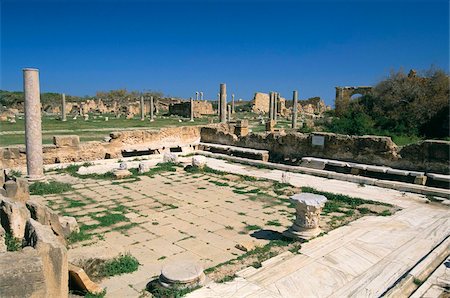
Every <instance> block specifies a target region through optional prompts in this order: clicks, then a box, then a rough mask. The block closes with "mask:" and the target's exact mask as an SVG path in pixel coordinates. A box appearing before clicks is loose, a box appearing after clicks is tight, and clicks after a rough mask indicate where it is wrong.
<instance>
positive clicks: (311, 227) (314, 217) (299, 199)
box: [284, 193, 327, 240]
mask: <svg viewBox="0 0 450 298" xmlns="http://www.w3.org/2000/svg"><path fill="white" fill-rule="evenodd" d="M290 200H291V202H292V203H293V204H294V205H295V211H296V218H295V222H294V224H293V225H292V227H290V228H289V229H288V230H287V231H285V232H284V235H285V236H287V237H290V238H294V239H306V240H308V239H311V238H313V237H316V236H317V235H319V234H320V233H321V232H322V230H321V229H320V227H319V221H320V213H321V212H322V208H323V207H324V206H325V202H326V201H327V198H326V197H325V196H322V195H316V194H312V193H300V194H295V195H293V196H292V197H291V198H290Z"/></svg>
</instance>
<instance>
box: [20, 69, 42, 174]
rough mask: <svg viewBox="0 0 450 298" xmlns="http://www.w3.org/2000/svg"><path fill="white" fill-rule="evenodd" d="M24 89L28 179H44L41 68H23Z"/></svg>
mask: <svg viewBox="0 0 450 298" xmlns="http://www.w3.org/2000/svg"><path fill="white" fill-rule="evenodd" d="M23 89H24V95H25V144H26V152H27V174H28V175H27V178H28V181H30V182H33V181H40V180H44V179H45V176H44V167H43V164H44V161H43V156H42V127H41V99H40V90H39V70H38V69H34V68H24V69H23Z"/></svg>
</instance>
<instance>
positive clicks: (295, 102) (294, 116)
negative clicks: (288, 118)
mask: <svg viewBox="0 0 450 298" xmlns="http://www.w3.org/2000/svg"><path fill="white" fill-rule="evenodd" d="M297 105H298V91H297V90H294V92H293V94H292V128H293V129H296V128H297V112H298V109H297Z"/></svg>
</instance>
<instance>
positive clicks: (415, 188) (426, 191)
mask: <svg viewBox="0 0 450 298" xmlns="http://www.w3.org/2000/svg"><path fill="white" fill-rule="evenodd" d="M195 153H196V154H199V155H204V156H207V157H212V158H219V159H224V160H228V161H233V162H237V163H241V164H247V165H251V166H264V167H265V168H269V169H274V170H282V171H287V172H294V173H302V174H308V175H314V176H318V177H323V178H330V179H336V180H342V181H348V182H353V183H363V184H366V185H374V186H378V187H383V188H389V189H395V190H399V191H405V192H413V193H418V194H423V195H432V196H438V197H444V198H447V199H450V190H446V189H440V188H435V187H429V186H423V185H416V184H410V183H405V182H398V181H388V180H380V179H374V178H369V177H361V176H355V175H349V174H342V173H336V172H330V171H326V170H318V169H312V168H305V167H301V166H289V165H283V164H276V163H271V162H265V161H259V160H251V159H247V158H242V157H235V156H228V155H225V154H219V153H210V152H205V151H196V152H195Z"/></svg>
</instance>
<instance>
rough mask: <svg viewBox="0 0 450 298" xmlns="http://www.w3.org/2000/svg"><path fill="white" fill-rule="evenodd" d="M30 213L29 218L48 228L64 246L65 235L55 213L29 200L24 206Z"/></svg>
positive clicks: (37, 202)
mask: <svg viewBox="0 0 450 298" xmlns="http://www.w3.org/2000/svg"><path fill="white" fill-rule="evenodd" d="M26 206H27V208H28V210H29V211H30V215H31V218H32V219H34V220H36V221H38V222H39V223H40V224H43V225H47V226H50V227H51V229H52V230H53V232H54V233H55V235H56V236H57V237H58V239H59V240H60V241H61V243H62V244H63V245H65V244H66V240H65V236H66V235H65V233H64V230H63V227H62V225H61V223H60V220H59V216H58V214H57V213H56V212H54V211H53V210H51V209H50V208H48V207H47V206H45V205H43V204H42V203H40V202H39V201H38V200H36V199H35V198H32V199H30V200H29V201H28V202H27V204H26Z"/></svg>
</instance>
